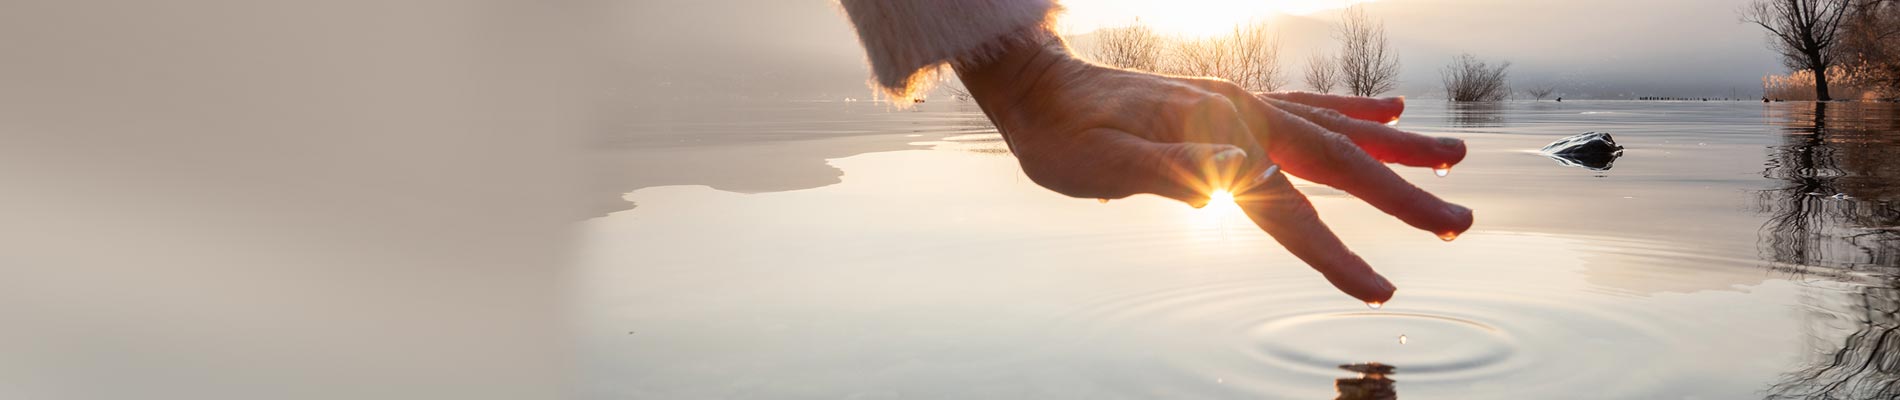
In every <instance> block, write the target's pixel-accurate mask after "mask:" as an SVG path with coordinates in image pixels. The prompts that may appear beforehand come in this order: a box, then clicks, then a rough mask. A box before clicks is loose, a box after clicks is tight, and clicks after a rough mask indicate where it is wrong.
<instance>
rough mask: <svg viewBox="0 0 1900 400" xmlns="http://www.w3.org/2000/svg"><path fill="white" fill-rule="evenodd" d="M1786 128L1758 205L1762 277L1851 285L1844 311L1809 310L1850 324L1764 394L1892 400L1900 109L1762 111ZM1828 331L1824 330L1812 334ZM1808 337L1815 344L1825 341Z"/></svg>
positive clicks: (1898, 305)
mask: <svg viewBox="0 0 1900 400" xmlns="http://www.w3.org/2000/svg"><path fill="white" fill-rule="evenodd" d="M1769 111H1770V112H1771V114H1779V115H1771V118H1773V119H1774V120H1776V121H1777V122H1779V123H1782V124H1784V125H1785V127H1784V133H1785V135H1784V136H1783V140H1784V142H1783V144H1782V145H1779V146H1775V147H1774V148H1773V149H1774V153H1773V154H1772V156H1771V158H1770V159H1769V160H1768V163H1767V166H1768V167H1767V169H1766V170H1765V171H1763V176H1764V177H1767V178H1769V179H1771V180H1773V181H1775V182H1777V183H1778V186H1777V187H1774V188H1771V189H1768V190H1764V191H1762V192H1760V193H1759V195H1758V197H1757V205H1758V211H1759V212H1761V213H1763V214H1765V215H1767V217H1768V219H1767V221H1766V222H1764V223H1763V225H1762V228H1761V232H1760V242H1759V247H1760V249H1761V253H1762V259H1763V260H1764V261H1767V262H1769V263H1770V268H1773V269H1776V270H1780V271H1784V272H1788V273H1791V274H1795V275H1798V276H1809V277H1818V278H1827V279H1833V280H1840V281H1845V282H1854V283H1858V284H1859V285H1858V286H1857V287H1859V288H1860V289H1858V292H1857V293H1853V294H1852V295H1851V296H1850V297H1851V298H1852V299H1851V300H1849V301H1844V302H1839V304H1837V303H1829V304H1815V305H1814V306H1815V307H1814V308H1815V309H1817V310H1821V312H1825V313H1828V314H1831V315H1832V316H1833V317H1836V318H1841V317H1845V318H1849V319H1850V320H1852V322H1853V326H1851V327H1849V329H1851V331H1850V333H1848V334H1847V335H1846V337H1845V338H1844V339H1843V340H1841V341H1840V342H1839V343H1823V344H1821V346H1822V348H1820V349H1818V350H1819V353H1821V354H1823V356H1822V357H1820V358H1819V359H1817V360H1816V361H1814V362H1812V363H1811V364H1810V366H1808V367H1805V368H1802V369H1799V370H1797V371H1794V372H1792V373H1790V374H1788V375H1786V376H1785V377H1784V379H1783V380H1782V381H1781V382H1780V383H1777V384H1775V385H1774V386H1772V387H1771V388H1770V389H1769V390H1768V393H1767V394H1768V395H1767V397H1768V398H1774V399H1837V398H1855V399H1861V398H1895V397H1900V351H1895V348H1896V346H1900V317H1896V316H1895V312H1896V311H1900V291H1897V290H1896V289H1895V288H1896V287H1900V279H1897V278H1896V272H1900V209H1896V207H1895V204H1894V203H1895V200H1896V197H1897V196H1896V193H1900V181H1897V180H1900V108H1896V107H1895V106H1894V105H1891V104H1833V105H1829V104H1825V103H1807V104H1794V105H1792V106H1791V108H1786V109H1770V110H1769ZM1811 325H1813V326H1815V328H1817V329H1831V328H1828V325H1827V324H1811ZM1828 333H1829V332H1816V333H1815V334H1814V336H1815V337H1831V336H1832V335H1828Z"/></svg>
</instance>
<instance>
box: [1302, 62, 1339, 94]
mask: <svg viewBox="0 0 1900 400" xmlns="http://www.w3.org/2000/svg"><path fill="white" fill-rule="evenodd" d="M1335 60H1336V59H1335V58H1333V56H1332V55H1330V54H1324V53H1313V56H1312V57H1309V58H1307V59H1306V87H1307V88H1310V89H1313V91H1315V92H1320V93H1332V92H1333V86H1337V85H1339V64H1338V63H1337V62H1335Z"/></svg>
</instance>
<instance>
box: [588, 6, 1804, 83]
mask: <svg viewBox="0 0 1900 400" xmlns="http://www.w3.org/2000/svg"><path fill="white" fill-rule="evenodd" d="M1280 1H1281V3H1282V4H1294V3H1287V2H1289V1H1290V2H1298V1H1299V0H1280ZM1333 1H1338V0H1322V2H1333ZM1338 2H1342V3H1343V1H1338ZM1745 2H1746V0H1667V1H1658V0H1600V1H1556V0H1379V1H1374V2H1370V3H1366V4H1365V5H1364V6H1365V7H1368V11H1370V12H1371V13H1372V14H1373V15H1374V16H1376V17H1379V18H1383V19H1384V20H1385V21H1386V23H1387V29H1388V30H1389V31H1390V33H1391V34H1392V36H1393V39H1394V45H1395V47H1396V48H1397V50H1398V52H1399V54H1400V57H1401V62H1402V69H1403V73H1402V75H1401V80H1402V81H1403V82H1402V85H1401V86H1400V89H1399V90H1398V92H1397V93H1395V94H1402V95H1408V96H1424V97H1430V96H1433V95H1435V94H1436V91H1437V89H1438V70H1439V68H1440V67H1442V66H1443V65H1444V64H1445V63H1446V62H1447V61H1449V60H1450V58H1451V57H1452V56H1454V55H1456V54H1458V53H1461V52H1470V53H1473V54H1476V55H1478V56H1479V57H1481V58H1484V59H1488V60H1509V61H1511V62H1512V63H1513V67H1512V68H1511V77H1512V81H1513V82H1512V86H1514V87H1518V88H1528V87H1532V86H1546V85H1548V86H1555V87H1557V88H1558V91H1559V92H1560V93H1564V94H1565V95H1568V96H1571V97H1583V98H1618V97H1631V96H1684V97H1705V96H1706V97H1720V96H1728V95H1729V94H1730V93H1736V94H1738V95H1739V96H1741V97H1752V96H1757V95H1758V93H1759V91H1760V90H1759V87H1760V77H1761V76H1762V75H1763V74H1765V73H1781V72H1785V68H1783V67H1782V66H1781V65H1780V64H1779V63H1778V62H1777V59H1776V58H1775V57H1774V55H1773V54H1772V53H1770V52H1769V51H1768V50H1767V49H1766V47H1765V41H1764V37H1763V36H1762V32H1761V31H1760V30H1759V28H1757V27H1754V26H1751V25H1745V24H1743V23H1741V22H1740V21H1739V19H1738V18H1737V16H1736V9H1737V8H1739V7H1740V6H1741V5H1742V4H1743V3H1745ZM1166 3H1167V4H1168V5H1169V7H1172V9H1175V10H1188V11H1185V12H1181V11H1177V12H1175V13H1173V14H1171V16H1170V17H1169V18H1176V19H1179V18H1194V14H1195V13H1207V14H1206V15H1209V16H1210V17H1209V18H1210V20H1218V21H1227V20H1235V19H1237V18H1235V17H1234V15H1240V14H1247V13H1250V12H1257V11H1258V10H1249V9H1244V8H1242V7H1236V6H1232V5H1231V4H1232V3H1233V2H1231V1H1221V0H1208V1H1205V2H1197V1H1169V2H1166ZM1268 3H1271V2H1268ZM1067 5H1068V8H1069V10H1070V12H1069V14H1070V16H1069V17H1067V19H1065V20H1064V21H1062V25H1063V28H1064V29H1065V30H1067V31H1068V32H1067V33H1071V34H1074V33H1082V32H1087V31H1089V30H1093V29H1095V28H1097V27H1100V26H1103V25H1112V24H1118V23H1121V22H1120V21H1132V20H1133V19H1134V18H1135V17H1136V16H1137V15H1135V14H1139V13H1141V12H1142V11H1140V10H1142V9H1144V8H1143V7H1142V6H1141V5H1140V4H1139V3H1138V2H1131V1H1128V0H1077V1H1073V2H1071V3H1068V4H1067ZM1294 5H1297V6H1302V7H1304V6H1305V5H1306V4H1305V3H1301V4H1294ZM1274 7H1278V6H1277V5H1276V6H1274ZM1308 8H1315V7H1308ZM1302 11H1309V12H1308V13H1306V14H1304V15H1295V16H1279V17H1274V18H1271V19H1268V21H1269V22H1270V23H1272V24H1273V25H1275V26H1276V27H1277V29H1279V30H1280V32H1281V35H1282V36H1283V43H1284V46H1285V48H1284V52H1285V53H1286V54H1285V55H1284V56H1285V58H1286V60H1287V61H1285V62H1284V64H1285V65H1286V66H1287V67H1288V69H1289V70H1291V71H1292V72H1295V73H1297V72H1298V70H1299V68H1300V67H1301V66H1302V65H1301V62H1299V61H1300V60H1303V59H1304V58H1305V55H1306V54H1308V53H1309V52H1311V51H1314V50H1327V51H1330V50H1332V49H1334V48H1336V47H1337V44H1336V43H1335V42H1334V41H1333V39H1332V37H1331V35H1332V33H1331V29H1332V23H1333V21H1334V20H1335V19H1336V16H1337V10H1319V11H1310V10H1302ZM615 17H616V21H617V22H616V24H615V25H616V26H619V27H621V28H622V29H621V31H620V32H617V33H616V34H617V35H623V37H622V38H619V39H623V40H625V41H626V42H625V44H624V46H623V47H622V49H624V51H623V52H618V54H619V55H620V56H622V57H623V60H624V63H625V67H624V68H623V69H622V70H624V71H626V72H627V74H628V75H627V78H626V79H628V82H629V83H630V84H631V87H632V90H633V91H634V92H635V94H634V97H635V98H637V99H643V100H652V101H683V100H689V99H697V100H732V99H840V98H844V97H859V98H863V97H866V96H869V94H870V91H869V90H868V89H866V87H865V81H866V79H865V78H866V72H865V69H864V66H863V57H864V56H863V52H862V50H861V49H859V48H858V47H857V40H856V37H855V36H854V35H853V34H852V32H851V28H850V26H849V25H848V24H847V23H846V22H845V20H844V18H843V17H842V16H841V15H840V12H839V11H837V7H836V5H835V4H833V3H832V2H830V1H825V0H799V1H784V0H734V1H719V2H701V1H686V0H659V1H641V2H635V3H634V4H631V5H628V6H626V8H624V9H622V10H621V12H620V14H619V15H616V16H615ZM1156 17H1157V16H1153V15H1151V16H1149V17H1148V18H1150V19H1154V18H1156ZM1164 23H1167V21H1155V24H1156V25H1163V24H1164ZM1163 30H1164V31H1166V30H1168V29H1163ZM1293 81H1295V82H1297V79H1293ZM1292 86H1293V88H1295V89H1298V88H1300V87H1299V85H1298V84H1297V83H1294V84H1293V85H1292Z"/></svg>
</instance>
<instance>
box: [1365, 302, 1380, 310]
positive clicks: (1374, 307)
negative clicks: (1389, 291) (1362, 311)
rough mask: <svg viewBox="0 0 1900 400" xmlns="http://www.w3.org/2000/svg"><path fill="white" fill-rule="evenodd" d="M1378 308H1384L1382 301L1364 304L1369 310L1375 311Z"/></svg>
mask: <svg viewBox="0 0 1900 400" xmlns="http://www.w3.org/2000/svg"><path fill="white" fill-rule="evenodd" d="M1379 307H1385V302H1383V301H1368V302H1366V308H1370V309H1374V310H1377V309H1379Z"/></svg>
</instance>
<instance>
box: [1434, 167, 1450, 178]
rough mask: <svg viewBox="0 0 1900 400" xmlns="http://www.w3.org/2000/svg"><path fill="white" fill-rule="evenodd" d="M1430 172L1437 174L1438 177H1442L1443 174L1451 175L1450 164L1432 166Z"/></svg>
mask: <svg viewBox="0 0 1900 400" xmlns="http://www.w3.org/2000/svg"><path fill="white" fill-rule="evenodd" d="M1432 173H1434V174H1438V177H1440V178H1443V177H1445V175H1451V166H1450V165H1445V164H1438V166H1437V167H1434V168H1432Z"/></svg>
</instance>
